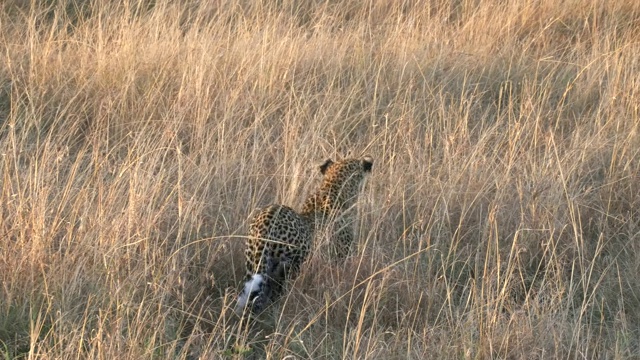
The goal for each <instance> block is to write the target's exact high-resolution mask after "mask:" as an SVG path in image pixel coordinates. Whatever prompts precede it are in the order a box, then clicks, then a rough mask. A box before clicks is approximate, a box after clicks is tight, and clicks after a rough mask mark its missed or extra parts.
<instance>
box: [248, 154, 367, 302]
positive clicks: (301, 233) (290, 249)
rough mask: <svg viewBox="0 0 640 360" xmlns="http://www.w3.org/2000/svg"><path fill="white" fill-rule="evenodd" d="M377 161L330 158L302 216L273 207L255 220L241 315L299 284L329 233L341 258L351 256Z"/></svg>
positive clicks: (249, 239)
mask: <svg viewBox="0 0 640 360" xmlns="http://www.w3.org/2000/svg"><path fill="white" fill-rule="evenodd" d="M372 168H373V158H372V157H371V156H364V157H363V158H346V159H342V160H337V161H333V160H331V159H327V160H326V161H325V162H324V163H323V164H322V165H321V166H320V173H321V174H322V176H323V179H322V182H321V184H320V187H319V188H318V190H317V191H316V192H315V193H313V194H312V195H311V196H309V197H308V198H307V199H306V201H304V202H303V205H302V208H301V211H300V212H298V211H296V210H294V209H293V208H291V207H289V206H286V205H281V204H272V205H269V206H267V207H265V208H263V209H262V210H260V211H258V213H257V214H256V215H255V216H254V217H253V219H252V221H251V222H250V225H249V236H248V237H247V240H246V249H245V262H246V275H245V281H244V285H243V287H242V290H241V291H240V294H239V296H238V301H237V303H236V308H235V311H236V313H238V314H243V313H244V312H245V310H247V309H248V310H249V311H250V313H253V314H257V313H260V312H262V311H263V310H264V309H265V307H266V306H267V305H268V304H269V303H271V302H272V301H273V300H274V299H275V298H277V296H278V295H280V293H281V292H282V288H283V284H284V283H285V282H286V281H291V280H292V279H295V278H296V276H297V275H298V273H299V271H300V268H301V266H302V264H303V263H304V262H305V260H306V259H307V257H308V256H309V253H310V252H311V250H312V248H313V246H314V242H315V241H316V238H317V237H318V236H319V234H321V233H323V232H324V233H325V234H328V237H329V239H330V242H331V243H332V244H333V245H334V249H335V251H333V253H332V254H333V255H335V259H337V260H338V259H342V258H344V257H346V256H347V255H348V254H349V251H350V249H351V247H352V245H353V243H354V224H355V222H356V220H357V219H356V215H357V213H356V211H355V205H356V204H357V200H358V196H359V195H360V193H361V192H362V189H363V184H364V180H365V178H366V176H367V175H368V174H370V173H371V171H372Z"/></svg>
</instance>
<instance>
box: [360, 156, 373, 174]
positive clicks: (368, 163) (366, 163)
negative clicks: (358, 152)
mask: <svg viewBox="0 0 640 360" xmlns="http://www.w3.org/2000/svg"><path fill="white" fill-rule="evenodd" d="M362 168H363V169H364V172H370V171H371V168H373V158H372V157H371V156H365V157H364V159H362Z"/></svg>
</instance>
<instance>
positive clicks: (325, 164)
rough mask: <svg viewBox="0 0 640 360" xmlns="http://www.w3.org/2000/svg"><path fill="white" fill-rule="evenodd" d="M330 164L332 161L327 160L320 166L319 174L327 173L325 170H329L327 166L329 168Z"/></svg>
mask: <svg viewBox="0 0 640 360" xmlns="http://www.w3.org/2000/svg"><path fill="white" fill-rule="evenodd" d="M331 164H333V160H331V159H327V161H325V162H324V164H322V165H320V172H321V173H322V175H324V174H325V173H326V172H327V169H328V168H329V166H331Z"/></svg>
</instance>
